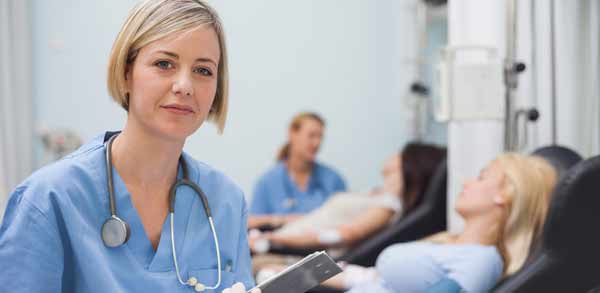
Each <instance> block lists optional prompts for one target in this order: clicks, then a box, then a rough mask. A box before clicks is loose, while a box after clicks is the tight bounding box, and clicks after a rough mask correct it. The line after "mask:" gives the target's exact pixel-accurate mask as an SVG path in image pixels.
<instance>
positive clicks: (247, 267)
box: [235, 200, 255, 289]
mask: <svg viewBox="0 0 600 293" xmlns="http://www.w3.org/2000/svg"><path fill="white" fill-rule="evenodd" d="M247 223H248V209H247V208H246V201H245V200H244V202H243V212H242V220H241V227H240V237H239V242H238V259H237V262H236V263H237V268H236V270H235V281H236V282H242V283H244V286H246V289H251V288H253V287H254V286H255V284H254V279H253V278H252V259H251V258H250V248H249V247H248V233H246V231H247V230H248V225H247Z"/></svg>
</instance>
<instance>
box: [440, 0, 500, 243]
mask: <svg viewBox="0 0 600 293" xmlns="http://www.w3.org/2000/svg"><path fill="white" fill-rule="evenodd" d="M505 11H506V1H505V0H450V1H449V2H448V30H449V34H448V36H449V39H448V45H449V46H465V45H482V46H486V47H494V48H496V49H497V52H499V54H500V57H504V56H502V54H504V52H505V51H506V50H505V48H506V13H505ZM465 54H468V53H465ZM475 57H476V56H473V58H475ZM503 145H504V121H502V120H466V121H450V122H449V123H448V162H449V170H448V171H449V172H448V176H449V177H448V183H449V185H448V229H449V231H451V232H458V231H461V230H462V227H463V221H462V219H461V218H460V216H459V215H458V214H457V213H456V212H455V211H454V203H455V201H456V199H457V197H458V195H459V193H460V191H461V188H462V182H464V180H466V179H468V178H472V177H474V176H477V174H478V173H479V171H480V170H481V169H482V168H483V167H484V166H485V165H486V164H487V163H488V162H489V161H491V160H492V159H493V158H494V157H495V156H497V155H498V154H499V153H501V152H502V149H503Z"/></svg>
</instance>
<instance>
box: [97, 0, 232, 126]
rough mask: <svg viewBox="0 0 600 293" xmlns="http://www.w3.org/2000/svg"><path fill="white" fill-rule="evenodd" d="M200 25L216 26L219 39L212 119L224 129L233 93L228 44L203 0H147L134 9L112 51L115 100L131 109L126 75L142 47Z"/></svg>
mask: <svg viewBox="0 0 600 293" xmlns="http://www.w3.org/2000/svg"><path fill="white" fill-rule="evenodd" d="M199 26H210V27H212V28H213V29H214V30H215V32H216V34H217V37H218V40H219V47H220V58H219V65H218V73H217V92H216V95H215V99H214V101H213V104H212V107H211V111H210V113H209V114H208V120H209V121H213V122H214V123H215V124H217V128H218V129H219V133H222V132H223V129H224V128H225V121H226V119H227V104H228V97H229V72H228V68H227V67H228V65H227V47H226V44H225V34H224V32H223V26H222V24H221V20H220V18H219V16H218V14H217V12H216V11H215V10H214V9H213V8H212V7H210V6H209V5H208V4H206V3H205V2H204V1H203V0H144V1H141V2H140V3H138V4H137V5H136V6H135V7H134V8H133V9H132V10H131V11H130V13H129V16H128V17H127V20H126V21H125V24H124V25H123V27H122V28H121V31H120V32H119V35H118V36H117V39H116V40H115V43H114V44H113V47H112V51H111V53H110V59H109V64H108V82H107V83H108V91H109V93H110V95H111V96H112V98H113V100H115V101H116V102H117V103H119V104H120V105H121V107H123V109H125V110H126V111H128V110H129V98H128V93H127V81H126V80H125V76H126V74H127V71H128V70H130V68H129V67H130V66H131V64H133V62H134V60H135V58H136V56H137V54H138V53H139V51H140V49H141V48H143V47H144V46H146V45H148V44H149V43H151V42H154V41H156V40H159V39H162V38H164V37H167V36H169V35H171V34H174V33H179V32H183V31H186V30H189V29H193V28H196V27H199Z"/></svg>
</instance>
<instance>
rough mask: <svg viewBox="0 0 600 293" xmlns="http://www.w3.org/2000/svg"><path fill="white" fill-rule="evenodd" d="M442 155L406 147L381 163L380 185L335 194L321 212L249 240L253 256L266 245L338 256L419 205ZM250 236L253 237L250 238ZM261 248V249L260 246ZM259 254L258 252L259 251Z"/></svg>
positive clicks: (438, 150)
mask: <svg viewBox="0 0 600 293" xmlns="http://www.w3.org/2000/svg"><path fill="white" fill-rule="evenodd" d="M445 153H446V152H445V149H443V148H440V147H436V146H432V145H426V144H417V143H411V144H408V145H406V146H405V148H404V149H403V150H402V152H401V153H400V154H399V155H397V154H396V155H393V156H392V157H390V158H389V159H387V160H386V163H385V166H384V168H383V171H382V173H383V178H384V183H383V187H382V188H377V189H374V190H372V191H371V192H367V193H348V192H346V193H338V194H336V195H334V196H332V198H331V199H329V200H328V201H327V202H326V203H325V204H324V205H323V206H321V207H320V208H318V209H316V210H315V211H313V212H311V213H309V214H307V215H306V216H303V217H302V218H300V219H298V220H296V221H293V222H290V223H287V224H286V225H284V226H282V227H281V228H280V229H278V230H276V231H275V232H273V233H269V234H263V235H260V236H257V235H254V236H251V237H250V238H251V240H250V242H251V248H252V249H253V250H254V251H255V252H263V251H264V250H266V249H265V248H264V247H262V249H261V246H263V245H266V246H269V245H268V244H264V243H265V242H264V241H269V244H277V245H283V246H286V247H293V248H329V247H336V248H338V250H337V253H341V252H342V250H343V249H344V248H345V247H349V246H351V245H353V244H355V243H356V242H358V241H361V240H363V239H365V238H367V237H368V236H370V235H372V234H373V233H375V232H377V231H379V230H381V229H382V228H384V227H385V226H386V225H387V224H388V223H390V221H392V220H394V219H395V218H397V217H400V216H401V215H402V214H403V213H407V212H409V211H410V210H411V209H413V208H414V207H415V206H416V205H418V204H419V202H420V200H421V196H422V193H423V191H424V190H425V188H426V187H427V185H428V183H429V180H430V178H431V177H432V176H433V173H434V172H435V170H436V168H437V166H438V164H439V163H440V162H441V161H442V159H443V158H444V157H445ZM251 234H252V233H251ZM261 244H262V245H261ZM261 250H262V251H261Z"/></svg>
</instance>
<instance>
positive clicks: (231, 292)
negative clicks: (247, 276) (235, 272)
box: [222, 283, 261, 293]
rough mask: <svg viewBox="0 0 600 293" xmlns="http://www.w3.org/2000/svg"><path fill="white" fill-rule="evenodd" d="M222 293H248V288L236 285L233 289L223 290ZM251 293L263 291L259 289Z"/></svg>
mask: <svg viewBox="0 0 600 293" xmlns="http://www.w3.org/2000/svg"><path fill="white" fill-rule="evenodd" d="M222 293H246V287H244V284H242V283H235V284H233V286H231V288H227V289H225V290H223V292H222ZM250 293H261V291H260V289H258V288H254V289H252V290H250Z"/></svg>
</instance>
